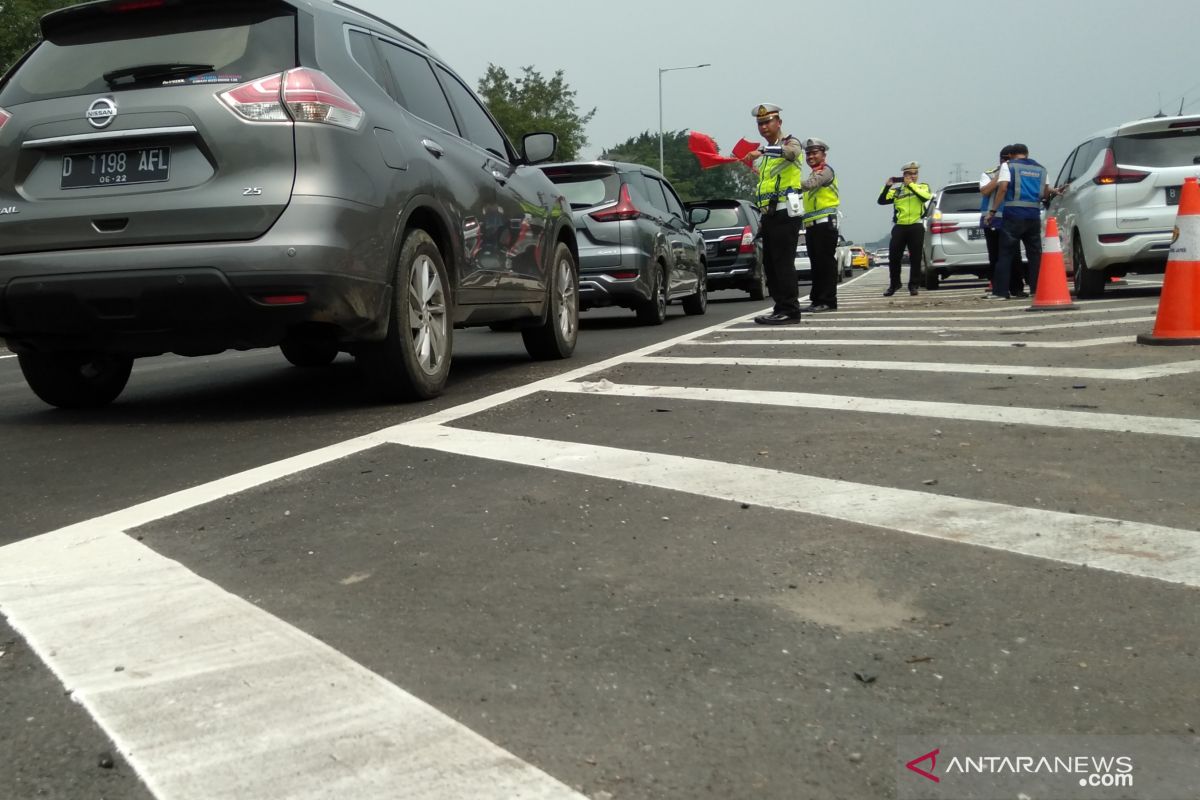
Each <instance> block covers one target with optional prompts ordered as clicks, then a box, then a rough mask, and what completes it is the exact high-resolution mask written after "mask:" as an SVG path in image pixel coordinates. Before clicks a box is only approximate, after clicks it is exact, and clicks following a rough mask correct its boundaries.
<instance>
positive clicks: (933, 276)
mask: <svg viewBox="0 0 1200 800" xmlns="http://www.w3.org/2000/svg"><path fill="white" fill-rule="evenodd" d="M941 279H942V276H941V274H940V273H939V272H938V271H937V270H936V269H927V270H925V288H926V289H927V290H929V291H931V292H933V291H937V288H938V283H940V282H941Z"/></svg>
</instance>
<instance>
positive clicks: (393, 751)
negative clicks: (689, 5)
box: [0, 270, 1200, 800]
mask: <svg viewBox="0 0 1200 800" xmlns="http://www.w3.org/2000/svg"><path fill="white" fill-rule="evenodd" d="M885 284H886V276H885V275H884V271H883V270H873V271H871V272H868V273H866V274H862V275H860V276H859V277H857V278H856V279H855V280H853V281H851V282H849V283H847V284H844V285H843V287H842V289H841V301H840V310H839V311H838V312H836V313H835V314H827V315H813V316H808V317H806V318H805V321H804V323H803V325H801V326H795V327H783V328H764V327H761V326H755V325H753V324H751V323H750V322H749V318H750V317H751V316H753V314H755V313H758V312H759V311H761V304H754V303H750V302H746V301H743V300H741V299H740V298H739V296H738V295H737V294H736V293H722V294H719V295H714V302H713V303H712V304H711V305H710V307H709V313H708V314H707V315H706V316H704V317H685V316H683V315H682V312H681V311H680V310H679V309H678V307H675V306H673V307H672V313H671V316H670V317H669V319H668V321H667V323H666V324H665V325H664V326H662V327H660V328H645V327H641V326H638V325H636V324H635V323H634V321H633V319H632V315H630V314H628V313H626V312H620V311H601V312H589V313H588V314H586V315H585V317H584V319H585V321H584V324H583V332H582V335H581V339H580V349H579V352H578V354H577V356H576V358H574V359H572V360H571V361H569V362H564V363H556V364H545V363H533V362H530V361H529V360H528V359H527V358H526V357H525V355H524V352H523V349H522V348H521V345H520V341H519V338H517V337H515V336H513V335H510V334H496V333H490V332H480V331H470V332H459V334H458V335H457V341H456V356H455V366H454V374H453V377H452V381H451V385H450V387H449V390H448V391H447V394H446V395H445V396H444V397H442V398H440V399H438V400H437V401H434V402H430V403H423V404H413V405H407V406H380V405H373V404H371V403H370V402H369V401H367V400H366V399H364V394H363V387H362V385H361V383H360V382H359V381H358V380H357V374H356V372H355V369H354V366H353V363H352V361H350V360H349V359H339V361H337V362H336V363H335V364H334V365H332V366H331V367H328V368H323V369H318V370H301V369H296V368H293V367H290V366H288V365H287V364H286V362H284V360H283V358H282V356H280V355H279V354H278V353H277V352H274V351H269V352H267V351H264V352H252V353H246V354H227V355H223V356H219V357H213V358H205V359H178V358H159V359H150V360H147V361H145V362H139V363H138V364H137V365H136V366H135V370H134V375H133V378H132V379H131V382H130V386H129V388H128V389H127V390H126V392H125V394H124V395H123V396H122V397H121V398H120V400H119V401H118V402H117V403H116V404H115V405H113V406H112V407H111V408H108V409H105V410H103V411H101V412H98V413H96V412H93V413H66V412H62V411H55V410H51V409H48V408H46V407H44V406H43V405H41V404H40V402H39V401H37V400H36V398H34V397H33V396H32V394H30V393H29V392H28V390H27V389H26V388H25V387H24V384H23V382H22V380H21V378H20V374H19V370H18V369H17V366H16V363H15V359H11V358H7V359H5V358H0V431H2V437H3V438H2V439H0V441H2V442H3V450H2V451H0V452H3V462H2V463H3V467H4V478H3V480H2V481H0V491H2V492H3V495H2V500H3V502H2V503H0V519H2V520H3V524H2V525H0V611H2V612H3V615H4V617H3V619H2V620H0V765H3V770H0V797H4V798H8V797H12V798H19V799H21V800H23V799H24V798H35V797H53V798H66V799H67V800H76V799H77V798H79V799H82V798H94V797H107V798H135V799H137V800H141V798H150V797H156V798H158V799H159V800H185V799H186V800H191V799H192V798H197V799H199V798H203V799H204V800H208V799H209V798H251V799H253V800H283V798H288V799H289V800H290V799H291V798H355V800H360V799H366V798H388V799H389V800H390V798H396V797H412V798H467V797H470V798H484V797H487V798H511V797H537V798H577V797H581V796H586V797H591V798H607V799H608V800H614V799H618V800H630V799H633V798H638V799H645V800H650V799H651V798H712V799H713V800H717V799H718V798H720V799H722V800H724V799H726V798H885V797H894V796H896V793H897V790H898V788H901V787H898V786H897V781H898V780H899V779H902V778H903V777H904V776H899V777H898V775H897V766H898V765H899V766H901V767H902V766H903V763H904V761H905V760H907V758H906V756H907V757H908V758H911V757H913V756H917V755H920V753H906V752H903V751H902V750H899V749H898V740H899V739H900V737H907V736H917V737H927V739H928V741H929V742H930V743H931V744H930V746H931V747H932V746H934V745H936V744H937V742H938V737H940V736H949V735H955V734H1013V735H1026V734H1034V733H1036V734H1088V735H1139V734H1140V735H1148V734H1153V735H1164V736H1168V735H1169V736H1175V737H1186V736H1194V735H1195V732H1196V727H1197V725H1198V724H1200V694H1198V693H1197V692H1196V691H1195V679H1196V675H1197V674H1200V659H1198V655H1200V634H1198V633H1197V632H1198V631H1200V594H1198V591H1197V587H1200V534H1198V533H1197V530H1198V524H1197V519H1198V515H1197V502H1196V490H1197V487H1198V486H1200V484H1198V483H1197V480H1196V477H1195V476H1196V474H1197V470H1198V467H1200V455H1198V453H1200V448H1198V447H1197V439H1198V438H1200V399H1198V398H1200V391H1198V389H1200V377H1198V373H1200V355H1198V352H1200V351H1197V349H1196V348H1189V347H1146V346H1141V345H1138V344H1136V343H1135V342H1134V336H1135V335H1136V334H1137V333H1142V332H1147V331H1149V330H1150V328H1151V326H1152V324H1153V318H1154V312H1155V307H1156V304H1157V299H1158V286H1159V285H1160V284H1161V280H1160V279H1159V278H1156V277H1138V276H1131V277H1130V279H1129V282H1128V284H1127V285H1125V286H1120V287H1112V288H1110V289H1109V291H1108V292H1107V293H1106V295H1105V297H1104V298H1103V299H1102V300H1097V301H1089V302H1081V303H1079V308H1078V309H1077V310H1074V311H1053V312H1039V313H1025V312H1024V311H1023V309H1024V308H1025V307H1026V306H1027V305H1028V301H1025V302H1019V301H1010V302H1006V303H1005V302H999V303H997V302H984V301H982V300H981V299H980V295H981V294H982V291H983V285H982V284H980V283H978V282H972V281H948V282H946V283H945V284H944V288H943V289H941V290H939V291H937V292H923V293H922V294H921V295H919V296H917V297H908V296H896V297H893V298H890V299H884V298H882V297H881V296H880V294H881V292H882V290H883V288H884V286H885ZM914 779H915V780H919V778H914ZM1198 780H1200V778H1198ZM1192 788H1194V784H1193V787H1192ZM1095 796H1097V797H1122V796H1127V795H1122V794H1100V793H1097V794H1095ZM1128 796H1131V797H1136V796H1138V795H1136V794H1130V795H1128Z"/></svg>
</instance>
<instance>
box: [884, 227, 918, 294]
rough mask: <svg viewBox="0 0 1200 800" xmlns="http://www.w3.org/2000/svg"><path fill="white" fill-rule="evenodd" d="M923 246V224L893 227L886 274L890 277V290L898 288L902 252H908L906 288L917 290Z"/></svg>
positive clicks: (902, 258)
mask: <svg viewBox="0 0 1200 800" xmlns="http://www.w3.org/2000/svg"><path fill="white" fill-rule="evenodd" d="M924 246H925V224H924V223H922V222H914V223H912V224H911V225H893V226H892V241H891V242H890V244H889V246H888V273H889V274H890V276H891V288H892V289H899V288H900V266H901V263H902V262H903V260H904V251H905V250H908V288H910V289H917V288H919V287H920V284H921V259H922V258H923V255H922V253H923V250H922V248H924Z"/></svg>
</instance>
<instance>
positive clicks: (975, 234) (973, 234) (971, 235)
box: [967, 228, 983, 239]
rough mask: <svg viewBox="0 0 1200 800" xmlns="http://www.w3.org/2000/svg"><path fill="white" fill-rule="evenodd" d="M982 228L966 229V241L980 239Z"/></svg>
mask: <svg viewBox="0 0 1200 800" xmlns="http://www.w3.org/2000/svg"><path fill="white" fill-rule="evenodd" d="M982 238H983V228H967V239H982Z"/></svg>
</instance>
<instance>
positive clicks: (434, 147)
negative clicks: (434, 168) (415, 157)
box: [421, 139, 446, 158]
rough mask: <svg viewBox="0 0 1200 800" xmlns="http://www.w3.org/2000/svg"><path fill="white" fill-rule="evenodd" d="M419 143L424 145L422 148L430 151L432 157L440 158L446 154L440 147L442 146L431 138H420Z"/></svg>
mask: <svg viewBox="0 0 1200 800" xmlns="http://www.w3.org/2000/svg"><path fill="white" fill-rule="evenodd" d="M421 145H422V146H424V148H425V149H426V150H428V151H429V152H430V153H432V154H433V156H434V158H441V157H442V156H444V155H446V151H445V150H443V149H442V146H441V145H440V144H438V143H437V142H435V141H434V140H433V139H422V140H421Z"/></svg>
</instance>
